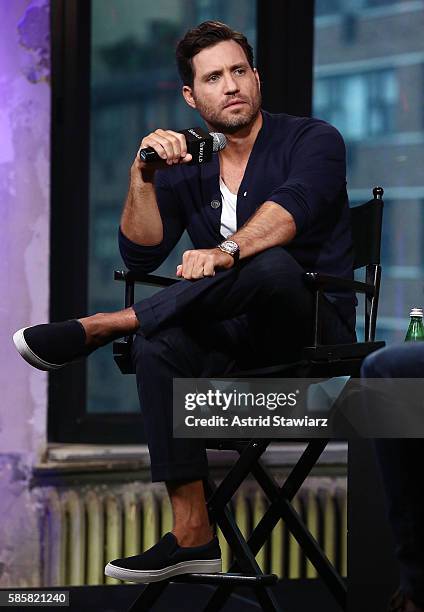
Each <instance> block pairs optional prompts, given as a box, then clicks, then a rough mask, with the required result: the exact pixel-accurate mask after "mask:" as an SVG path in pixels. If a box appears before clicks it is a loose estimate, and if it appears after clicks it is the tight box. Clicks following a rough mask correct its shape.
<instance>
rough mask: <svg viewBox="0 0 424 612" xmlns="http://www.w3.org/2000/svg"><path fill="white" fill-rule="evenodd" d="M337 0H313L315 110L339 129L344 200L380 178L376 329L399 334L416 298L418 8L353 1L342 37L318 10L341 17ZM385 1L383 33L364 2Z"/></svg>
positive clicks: (421, 191)
mask: <svg viewBox="0 0 424 612" xmlns="http://www.w3.org/2000/svg"><path fill="white" fill-rule="evenodd" d="M336 4H337V3H336V2H324V1H321V2H320V1H318V3H317V13H316V17H317V19H316V21H315V57H316V61H315V67H314V97H313V113H314V115H315V116H317V117H321V118H323V119H325V120H327V121H329V122H330V123H332V124H334V125H335V126H336V127H337V128H338V129H339V130H340V132H341V133H342V135H343V136H344V138H345V141H346V144H347V150H348V156H347V158H348V191H349V195H350V199H351V202H354V203H360V202H365V201H366V200H367V199H369V197H370V194H371V190H372V188H373V187H374V186H375V185H382V186H383V187H384V190H385V196H384V199H385V204H386V206H385V211H384V219H383V243H382V265H383V282H382V288H381V299H380V306H379V327H378V330H377V335H378V337H379V338H381V339H384V340H386V341H388V342H393V341H401V340H403V337H404V335H405V331H406V326H407V322H408V315H409V309H410V308H411V307H412V306H423V303H424V296H423V286H422V278H423V263H422V262H423V257H422V254H423V246H424V244H423V237H424V235H423V232H424V214H423V212H424V209H423V203H424V180H423V173H422V171H420V172H417V168H422V159H423V154H424V130H423V115H422V108H423V99H422V98H423V91H424V66H423V62H424V59H423V58H424V53H423V52H424V44H423V39H422V36H421V33H420V29H419V28H417V27H415V24H416V23H417V20H418V21H420V18H422V17H423V13H424V8H423V7H422V6H421V8H417V4H416V3H408V2H402V1H399V2H383V1H378V0H366V1H365V0H364V1H363V2H359V1H358V2H351V3H349V6H350V7H353V6H355V7H356V9H357V14H356V18H357V22H356V26H355V27H356V31H355V38H354V39H352V40H350V41H349V43H347V42H346V40H345V39H344V37H343V27H344V25H343V19H339V20H337V21H334V20H333V21H325V20H321V19H319V18H318V17H319V16H320V15H322V14H323V12H330V9H331V11H333V12H334V13H335V14H336V15H338V16H340V17H342V16H343V12H342V11H343V10H344V8H346V4H347V3H338V4H339V6H338V7H337V6H336ZM342 4H343V7H342ZM389 4H390V5H391V7H392V9H393V10H392V11H391V13H390V15H387V12H386V15H385V16H383V18H384V19H386V20H387V21H386V25H387V24H388V25H387V27H390V35H387V30H385V27H384V26H385V24H383V23H382V22H381V20H380V19H376V18H375V14H374V13H375V12H373V11H368V10H365V9H368V8H371V7H377V6H383V5H389ZM330 5H331V6H330ZM417 11H418V12H417ZM405 32H408V33H409V34H408V36H405Z"/></svg>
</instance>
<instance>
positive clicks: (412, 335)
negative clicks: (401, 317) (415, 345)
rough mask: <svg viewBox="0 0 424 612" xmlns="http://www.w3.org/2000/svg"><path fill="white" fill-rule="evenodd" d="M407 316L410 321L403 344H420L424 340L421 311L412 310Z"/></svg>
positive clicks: (419, 309) (420, 309)
mask: <svg viewBox="0 0 424 612" xmlns="http://www.w3.org/2000/svg"><path fill="white" fill-rule="evenodd" d="M409 316H410V317H411V320H410V322H409V327H408V331H407V332H406V336H405V342H420V341H422V340H424V325H423V309H422V308H413V309H412V310H411V312H410V313H409Z"/></svg>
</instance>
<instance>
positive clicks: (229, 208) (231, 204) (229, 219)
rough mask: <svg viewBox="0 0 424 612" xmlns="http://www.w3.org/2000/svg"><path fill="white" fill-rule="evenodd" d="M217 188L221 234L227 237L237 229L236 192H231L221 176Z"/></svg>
mask: <svg viewBox="0 0 424 612" xmlns="http://www.w3.org/2000/svg"><path fill="white" fill-rule="evenodd" d="M219 189H220V191H221V196H222V210H221V234H222V235H223V236H224V238H228V236H231V235H232V234H235V232H236V231H237V194H235V193H231V191H230V190H229V189H228V187H227V185H226V184H225V183H224V181H223V180H222V178H221V177H219Z"/></svg>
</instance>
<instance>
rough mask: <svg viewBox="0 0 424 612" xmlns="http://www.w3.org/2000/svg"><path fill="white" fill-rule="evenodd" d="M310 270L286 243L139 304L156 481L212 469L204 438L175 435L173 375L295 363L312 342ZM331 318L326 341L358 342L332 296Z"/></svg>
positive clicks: (144, 401) (142, 394) (326, 315)
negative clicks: (306, 277) (307, 276)
mask: <svg viewBox="0 0 424 612" xmlns="http://www.w3.org/2000/svg"><path fill="white" fill-rule="evenodd" d="M303 272H304V271H303V269H302V268H301V266H300V265H299V264H298V263H297V262H296V261H295V260H294V259H293V257H292V256H291V255H290V254H289V253H287V251H286V250H285V249H284V248H282V247H273V248H270V249H267V250H266V251H263V252H261V253H259V254H257V255H255V256H253V257H250V258H246V259H244V260H242V261H241V262H240V264H239V265H238V266H237V267H235V268H231V269H230V270H222V271H219V272H217V273H216V275H215V276H212V277H205V278H202V279H199V280H194V281H191V280H186V279H184V280H181V281H180V282H178V283H176V284H175V285H172V286H171V287H167V288H166V289H163V290H161V291H159V292H158V293H156V294H155V295H154V296H152V297H149V298H147V299H144V300H142V301H140V302H137V303H136V304H135V305H134V306H133V308H134V310H135V313H136V315H137V317H138V320H139V322H140V328H139V330H138V332H137V334H136V336H135V339H134V343H133V353H132V357H133V360H134V364H135V369H136V378H137V387H138V393H139V398H140V404H141V410H142V413H143V418H144V425H145V431H146V437H147V444H148V447H149V452H150V459H151V475H152V481H170V480H188V481H190V480H198V479H202V478H204V477H205V476H206V475H207V470H208V465H207V456H206V450H205V442H204V440H202V439H177V438H175V439H174V438H173V437H172V381H173V378H198V377H205V378H207V377H213V376H219V375H226V374H231V373H232V372H234V371H236V370H240V369H250V368H253V367H265V366H268V365H273V364H277V363H289V362H293V361H296V360H297V359H298V358H299V356H300V351H301V349H302V347H303V346H306V345H308V344H310V342H311V335H312V321H313V308H314V304H313V302H314V301H313V295H312V293H311V292H310V290H309V289H308V288H307V287H306V285H305V284H304V281H303V278H302V275H303ZM323 319H324V320H323V338H324V341H325V342H326V343H328V344H332V343H337V342H352V341H353V339H354V337H355V334H354V332H353V331H352V330H351V329H349V327H348V326H347V324H346V323H345V322H344V320H343V319H342V317H341V316H340V315H339V313H338V311H337V309H336V308H335V306H334V305H333V304H331V303H330V302H328V303H327V302H326V304H325V307H324V309H323Z"/></svg>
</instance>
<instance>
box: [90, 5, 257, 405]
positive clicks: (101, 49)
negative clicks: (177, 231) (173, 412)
mask: <svg viewBox="0 0 424 612" xmlns="http://www.w3.org/2000/svg"><path fill="white" fill-rule="evenodd" d="M140 8H141V5H140V2H139V1H138V0H93V1H92V41H91V154H90V239H89V244H90V253H89V261H90V264H89V279H88V287H89V300H88V311H89V312H98V311H113V310H117V309H119V308H122V299H123V298H122V296H123V287H122V285H121V284H119V283H116V282H114V281H113V270H114V269H116V268H118V269H119V268H122V267H123V263H122V260H121V258H120V255H119V252H118V244H117V228H118V225H119V218H120V214H121V210H122V205H123V202H124V199H125V196H126V193H127V189H128V172H129V168H130V165H131V163H132V161H133V158H134V155H135V153H136V151H137V149H138V147H139V144H140V140H141V139H142V137H143V136H144V135H146V134H148V133H149V132H151V131H153V130H155V129H156V128H158V127H162V128H164V129H168V128H169V129H182V128H185V127H190V126H196V125H199V122H200V123H202V122H201V119H200V118H199V115H198V114H197V113H196V112H194V111H192V110H191V109H190V108H189V107H188V106H187V105H186V103H185V102H184V100H183V98H182V96H181V91H180V90H181V84H180V80H179V76H178V73H177V70H176V66H175V45H176V42H177V41H178V39H179V38H180V37H181V36H182V35H183V33H184V32H185V31H186V30H187V29H188V28H189V27H191V26H193V25H194V24H196V23H199V22H201V21H203V20H206V19H212V18H214V19H220V20H221V21H224V22H226V23H229V24H230V25H231V26H232V27H234V28H235V29H238V30H241V31H242V32H244V33H245V34H246V35H247V36H248V39H249V41H250V42H251V44H253V45H254V46H255V38H256V35H255V33H256V26H255V17H256V3H255V1H254V0H248V1H245V2H243V3H241V4H240V3H236V2H235V1H233V2H225V3H224V2H216V1H214V0H197V1H196V2H192V3H189V4H188V3H187V2H186V1H185V0H174V1H173V2H169V0H156V2H154V3H143V4H142V10H140ZM189 246H190V242H189V240H188V237H187V236H184V237H183V238H182V241H181V243H180V244H179V245H178V246H177V247H176V249H175V251H174V253H173V254H171V256H170V257H169V258H168V259H167V261H166V262H165V264H163V265H162V267H161V269H160V272H162V273H164V274H169V275H170V276H173V275H174V274H175V267H176V265H177V263H179V261H180V255H181V253H182V251H183V250H186V249H187V248H189ZM142 295H143V296H144V295H148V294H147V293H146V290H145V289H143V294H142ZM87 368H88V370H87V410H88V411H89V412H117V411H123V412H139V410H140V407H139V402H138V397H137V392H136V385H135V380H134V377H132V376H122V374H121V373H120V372H119V371H118V369H117V367H116V365H115V364H114V362H113V359H112V356H111V349H110V346H107V347H105V348H103V349H101V350H99V351H97V352H96V353H95V354H94V355H93V356H92V357H91V358H90V360H89V361H88V363H87Z"/></svg>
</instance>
